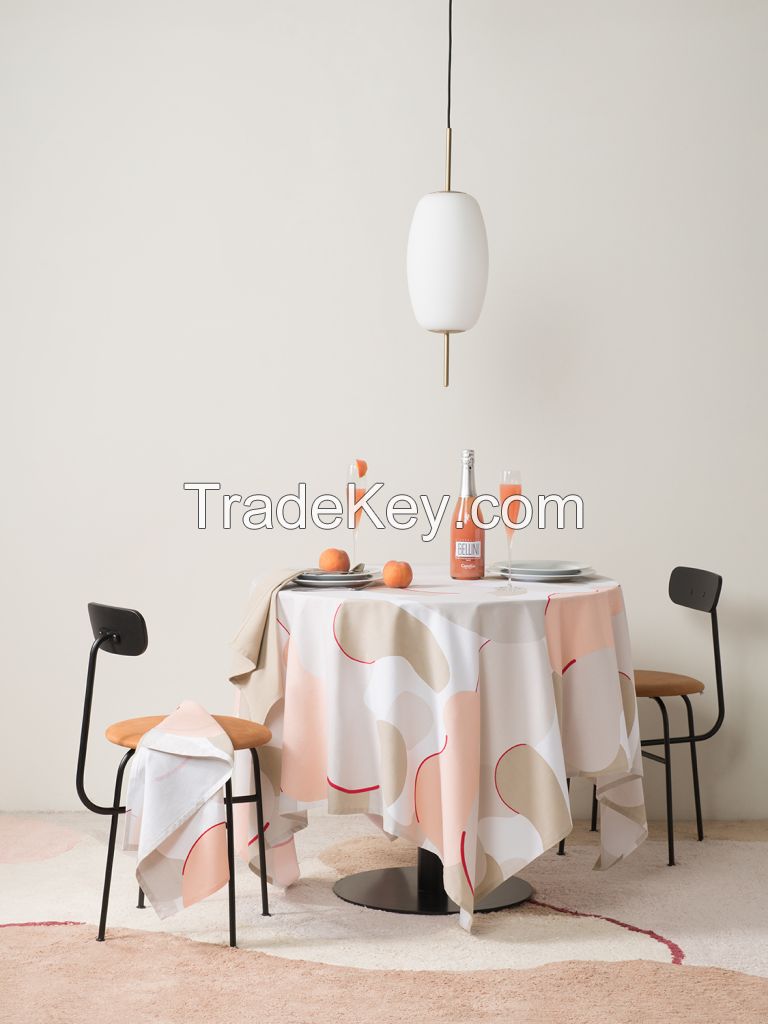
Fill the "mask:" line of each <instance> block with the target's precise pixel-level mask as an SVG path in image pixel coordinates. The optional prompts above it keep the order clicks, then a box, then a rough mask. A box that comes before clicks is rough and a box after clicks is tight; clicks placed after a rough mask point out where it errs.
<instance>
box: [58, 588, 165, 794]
mask: <svg viewBox="0 0 768 1024" xmlns="http://www.w3.org/2000/svg"><path fill="white" fill-rule="evenodd" d="M88 617H89V618H90V620H91V629H92V630H93V643H92V644H91V653H90V655H89V657H88V675H87V676H86V680H85V700H84V701H83V721H82V725H81V727H80V748H79V750H78V754H77V774H76V776H75V785H76V788H77V795H78V796H79V797H80V799H81V801H82V802H83V803H84V804H85V806H86V807H87V808H88V809H89V810H91V811H95V813H96V814H115V813H119V814H122V813H123V812H124V811H125V807H120V806H117V805H118V803H119V799H120V787H119V784H118V787H117V795H116V796H115V805H113V806H112V807H103V806H102V805H101V804H97V803H96V802H95V801H93V800H91V798H90V797H89V796H88V794H87V793H86V791H85V758H86V754H87V752H88V733H89V732H90V728H91V705H92V704H93V684H94V681H95V679H96V659H97V657H98V654H99V651H106V652H107V653H108V654H123V655H127V656H128V657H131V658H135V657H136V656H137V655H139V654H143V653H144V651H146V649H147V644H148V642H149V641H148V638H147V624H146V622H145V621H144V616H143V615H142V614H141V612H137V611H134V609H133V608H115V607H113V606H112V605H109V604H96V603H95V602H91V603H90V604H89V605H88ZM132 754H133V750H128V751H126V753H125V756H124V757H123V760H122V762H121V764H120V769H119V771H118V779H120V780H121V779H122V772H123V769H124V768H125V765H126V764H127V763H128V760H129V759H130V757H131V755H132Z"/></svg>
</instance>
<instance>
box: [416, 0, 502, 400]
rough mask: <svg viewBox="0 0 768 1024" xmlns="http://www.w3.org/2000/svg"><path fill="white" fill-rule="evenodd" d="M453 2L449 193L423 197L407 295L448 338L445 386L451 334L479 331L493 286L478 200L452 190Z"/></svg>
mask: <svg viewBox="0 0 768 1024" xmlns="http://www.w3.org/2000/svg"><path fill="white" fill-rule="evenodd" d="M452 51H453V0H448V108H447V112H448V116H447V126H446V136H445V190H444V191H442V192H430V193H429V195H426V196H423V197H422V198H421V199H420V200H419V202H418V204H417V206H416V210H415V212H414V214H413V220H412V222H411V230H410V234H409V236H408V257H407V261H406V262H407V271H408V291H409V292H410V296H411V304H412V306H413V312H414V314H415V316H416V320H417V321H418V323H419V325H420V326H421V327H424V328H426V330H428V331H434V332H435V333H437V334H442V335H443V339H444V341H443V387H448V381H449V357H450V339H451V335H452V334H458V333H460V332H462V331H468V330H469V329H470V327H474V325H475V324H476V323H477V319H478V317H479V316H480V311H481V309H482V308H483V299H484V298H485V288H486V285H487V283H488V238H487V236H486V233H485V222H484V221H483V215H482V213H481V212H480V207H479V206H478V203H477V200H476V199H475V198H474V197H473V196H470V195H468V194H467V193H466V192H456V191H454V190H453V189H452V188H451V61H452V56H453V53H452Z"/></svg>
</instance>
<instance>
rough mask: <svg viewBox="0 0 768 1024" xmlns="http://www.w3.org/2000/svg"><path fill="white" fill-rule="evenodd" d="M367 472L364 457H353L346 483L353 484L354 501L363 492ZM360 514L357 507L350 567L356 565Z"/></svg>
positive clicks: (358, 498) (359, 497)
mask: <svg viewBox="0 0 768 1024" xmlns="http://www.w3.org/2000/svg"><path fill="white" fill-rule="evenodd" d="M367 472H368V464H367V462H366V461H365V460H364V459H355V460H354V461H353V462H351V463H350V465H349V470H348V471H347V484H348V485H349V484H354V487H355V501H359V500H360V499H361V498H362V496H363V495H364V494H365V491H366V487H365V475H366V473H367ZM362 515H363V511H362V509H358V510H357V512H355V525H354V529H353V530H352V561H351V563H350V567H354V566H356V565H357V531H358V529H359V527H360V520H361V518H362Z"/></svg>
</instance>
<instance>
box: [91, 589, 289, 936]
mask: <svg viewBox="0 0 768 1024" xmlns="http://www.w3.org/2000/svg"><path fill="white" fill-rule="evenodd" d="M88 611H89V614H90V616H91V623H92V626H93V633H94V641H93V644H92V645H91V651H90V656H89V658H88V674H87V676H86V682H85V700H84V703H83V720H82V725H81V729H80V747H79V751H78V757H77V773H76V787H77V795H78V796H79V798H80V800H81V802H82V803H83V804H84V805H85V806H86V807H87V808H88V810H89V811H93V812H94V814H103V815H109V817H110V818H111V822H110V829H109V843H108V845H107V863H106V867H105V870H104V888H103V891H102V896H101V914H100V917H99V930H98V934H97V936H96V941H97V942H103V941H104V937H105V935H106V929H107V911H108V908H109V892H110V887H111V883H112V866H113V864H114V859H115V843H116V840H117V823H118V821H119V818H120V815H121V814H125V811H126V808H125V806H123V805H121V804H120V797H121V794H122V788H123V776H124V774H125V769H126V767H127V766H128V762H129V761H130V760H131V758H132V757H133V755H134V753H135V750H131V749H129V750H127V751H126V752H125V754H124V755H123V757H122V759H121V761H120V764H119V765H118V768H117V774H116V776H115V789H114V797H113V800H112V806H111V807H104V806H102V805H101V804H97V803H96V802H95V801H94V800H91V798H90V797H89V796H88V794H87V792H86V789H85V762H86V755H87V752H88V736H89V732H90V724H91V707H92V704H93V690H94V683H95V679H96V659H97V657H98V654H99V651H100V650H105V651H107V652H108V653H112V654H122V655H129V656H136V655H139V654H143V653H144V651H145V650H146V648H147V632H146V625H145V623H144V619H143V617H142V616H141V614H140V613H139V612H136V611H133V610H132V609H125V608H112V607H111V606H109V605H97V604H89V605H88ZM110 613H113V618H114V619H115V622H116V623H117V622H121V623H122V624H123V628H122V631H121V629H116V628H111V627H109V626H104V625H103V624H102V623H103V622H104V620H105V617H106V620H107V621H108V620H109V616H110ZM121 645H123V648H122V649H121ZM250 751H251V759H252V761H253V774H254V781H255V786H254V790H255V791H254V793H252V794H248V795H246V796H233V795H232V781H231V779H228V780H227V782H226V784H225V787H224V805H225V809H226V815H227V863H228V865H229V885H228V890H229V892H228V896H229V900H228V904H229V944H230V946H236V945H237V927H236V919H235V847H234V824H233V812H232V808H233V806H234V804H245V803H255V804H256V821H257V825H258V829H259V835H258V844H259V872H260V875H261V908H262V916H264V917H269V916H270V913H269V894H268V891H267V861H266V846H265V842H264V805H263V800H262V792H261V770H260V764H259V755H258V753H257V751H256V749H255V748H254V747H251V748H250ZM137 906H138V908H139V909H143V908H144V892H143V891H142V889H141V888H139V898H138V904H137Z"/></svg>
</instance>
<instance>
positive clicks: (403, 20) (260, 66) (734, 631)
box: [0, 0, 768, 818]
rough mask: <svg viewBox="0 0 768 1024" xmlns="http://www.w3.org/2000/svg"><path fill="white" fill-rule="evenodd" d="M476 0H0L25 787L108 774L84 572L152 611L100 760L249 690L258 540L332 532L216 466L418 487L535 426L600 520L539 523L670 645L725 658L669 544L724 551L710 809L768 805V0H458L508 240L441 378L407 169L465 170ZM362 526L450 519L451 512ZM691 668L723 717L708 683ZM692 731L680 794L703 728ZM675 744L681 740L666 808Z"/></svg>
mask: <svg viewBox="0 0 768 1024" xmlns="http://www.w3.org/2000/svg"><path fill="white" fill-rule="evenodd" d="M445 7H446V4H445V2H444V0H422V2H419V3H413V2H412V0H388V2H387V3H386V4H382V3H372V2H361V0H327V2H325V3H322V4H321V3H313V2H309V0H304V2H285V0H283V2H280V3H267V2H259V0H239V2H235V0H223V2H218V3H215V4H213V3H202V2H199V0H197V2H191V0H184V2H183V3H182V2H180V0H166V2H157V0H152V2H147V0H132V2H130V3H128V2H124V3H117V2H103V0H91V2H88V0H67V2H66V3H60V2H58V0H2V2H1V3H0V19H1V21H0V74H1V75H2V89H1V91H0V105H1V106H0V137H1V138H2V149H3V154H2V160H0V223H1V224H2V230H1V232H0V247H1V251H0V259H1V260H2V264H1V267H0V288H1V289H2V296H1V299H2V302H1V304H0V316H1V317H2V350H3V358H2V378H3V383H4V389H3V390H4V392H5V397H4V399H3V402H2V417H3V421H4V422H3V425H2V437H3V440H4V449H5V451H4V456H3V473H2V475H3V479H4V485H5V486H4V500H3V506H2V524H1V525H2V538H3V547H4V552H5V553H4V558H3V562H2V582H3V586H2V591H3V598H2V601H3V604H2V611H1V614H2V621H3V625H4V630H3V632H4V640H3V653H4V655H5V657H4V667H3V671H2V684H1V685H2V689H3V697H2V706H3V711H4V713H5V721H4V725H3V728H4V733H5V735H4V737H3V740H2V748H1V749H2V755H1V756H2V759H3V764H4V768H3V770H2V780H1V781H2V790H3V791H2V798H1V801H0V806H2V807H4V808H71V807H75V806H77V801H76V796H75V791H74V769H75V756H76V749H77V737H78V729H79V722H80V713H81V700H82V691H83V683H84V675H85V663H86V656H87V649H88V644H89V631H88V623H87V618H86V611H85V605H86V602H87V601H88V600H101V601H105V602H113V603H120V604H127V605H131V606H135V607H137V608H140V609H142V610H143V612H144V614H145V615H146V618H147V620H148V623H149V630H150V648H149V651H148V653H147V654H146V655H145V656H144V657H143V658H142V659H140V660H139V661H132V660H129V659H117V658H112V659H107V658H105V659H104V664H103V665H102V669H101V676H100V678H99V679H98V691H97V695H96V701H95V707H94V722H95V725H96V726H97V730H96V742H94V744H93V749H92V761H91V788H92V789H93V790H94V792H95V794H96V795H97V797H99V798H101V799H102V800H106V799H107V798H108V794H109V791H110V781H109V779H110V777H111V773H112V770H113V766H114V764H115V760H116V754H115V751H114V750H113V749H111V748H109V746H108V745H107V744H106V742H102V741H101V740H100V730H101V728H102V726H103V724H105V723H106V722H108V721H110V720H113V719H115V718H119V717H125V716H130V715H132V714H138V713H146V712H149V711H152V710H158V711H159V710H163V709H167V708H169V707H171V706H172V704H173V703H174V702H176V701H177V700H178V699H180V698H184V697H191V698H196V699H198V700H200V701H202V702H203V703H204V704H205V705H206V706H208V707H209V708H211V709H222V710H228V709H229V707H230V701H231V695H230V693H229V692H228V687H227V684H226V682H225V670H226V666H227V654H226V649H225V642H226V640H227V639H228V638H229V636H230V635H231V634H232V632H233V629H234V627H235V626H236V624H237V622H238V619H239V616H240V612H241V608H242V605H243V601H244V598H245V596H246V592H247V588H248V584H249V581H250V579H251V578H252V577H253V576H254V575H255V574H256V573H258V572H259V570H261V569H263V568H265V567H269V566H271V565H273V564H274V565H277V564H280V563H284V562H289V563H290V562H294V563H296V564H302V563H308V562H312V561H313V559H314V557H315V556H316V554H317V552H318V551H319V549H320V548H322V547H324V546H326V545H327V544H328V543H329V538H328V535H322V534H320V533H319V532H318V531H316V530H308V531H307V532H306V534H304V535H297V534H289V533H284V532H282V531H275V532H274V533H273V534H271V535H267V534H264V533H249V532H247V531H245V530H244V529H242V528H241V527H240V528H233V529H232V530H231V531H230V532H227V533H225V532H223V531H222V530H220V529H217V528H214V529H209V530H207V531H206V532H204V533H202V532H198V531H197V530H196V529H195V516H194V499H193V496H192V495H190V494H187V493H184V491H183V490H182V483H183V482H184V481H187V480H209V479H213V480H219V481H221V482H222V484H223V485H224V487H225V489H229V490H235V491H240V492H242V493H250V492H252V491H258V490H266V491H268V492H270V493H272V494H274V495H276V496H277V495H279V494H280V493H283V491H284V490H286V489H288V488H291V487H294V486H295V484H296V481H297V480H299V479H304V480H306V482H307V484H308V486H309V490H310V493H313V494H315V493H319V492H320V491H324V490H328V489H333V488H340V487H341V484H342V483H343V479H344V473H345V470H346V465H347V463H348V461H349V459H350V457H352V456H355V455H364V456H365V457H366V458H367V459H368V461H369V462H370V465H371V467H372V474H373V476H374V478H377V479H381V480H384V481H386V484H387V490H388V492H389V493H390V494H391V493H394V491H396V490H410V489H417V490H420V489H426V490H427V491H428V492H429V493H430V494H432V495H434V496H437V495H439V494H441V493H442V492H443V491H444V490H445V489H450V488H455V487H456V484H457V482H458V479H457V478H458V463H457V457H458V453H459V451H460V449H461V448H462V447H464V446H467V445H469V446H473V447H475V448H476V449H477V453H478V466H479V482H480V483H481V484H482V485H485V486H487V487H490V488H491V489H492V488H493V487H494V486H495V483H496V479H497V474H498V472H499V470H500V469H501V468H502V467H503V466H507V465H509V464H514V465H519V466H520V467H521V469H522V470H523V472H524V475H525V483H526V489H527V490H528V492H529V493H534V494H535V493H538V492H539V491H560V492H562V493H567V492H569V491H578V492H580V493H581V494H582V495H583V497H584V501H585V529H584V530H583V532H581V533H580V534H577V533H576V532H575V531H574V530H569V531H567V532H565V533H563V534H558V533H557V532H556V531H554V530H552V531H548V532H546V533H538V534H537V533H534V532H532V531H528V532H527V533H526V534H525V535H523V536H521V537H519V538H518V539H517V541H516V544H517V547H518V553H519V554H520V555H521V556H523V555H527V556H550V557H552V556H558V555H559V556H571V557H583V558H585V559H588V560H590V561H592V562H594V564H595V565H596V566H598V567H599V569H601V570H603V571H604V572H606V573H609V574H612V575H615V576H616V577H617V578H619V579H620V580H621V581H622V582H623V584H624V586H625V592H626V599H627V604H628V609H629V614H630V624H631V628H632V634H633V643H634V649H635V653H636V661H637V663H638V664H646V665H656V666H665V667H668V668H670V669H677V670H682V671H688V672H692V673H694V674H702V675H703V677H704V678H706V679H707V680H708V681H709V680H710V679H711V672H710V669H711V664H710V658H711V655H710V648H709V634H708V624H707V621H706V619H705V617H704V616H697V615H695V614H694V613H689V612H686V611H684V610H682V609H677V608H675V607H674V606H672V605H671V604H670V603H669V602H668V601H667V599H666V578H667V575H668V573H669V570H670V568H671V567H672V566H673V565H675V564H677V563H683V564H691V565H703V566H706V567H711V568H713V569H715V570H717V571H719V572H721V573H722V574H723V576H724V577H725V586H724V591H723V599H722V614H721V627H722V635H723V656H724V665H725V674H726V685H727V696H728V714H727V720H726V727H725V729H724V731H723V732H722V733H721V734H720V735H719V736H718V737H717V739H716V740H714V741H713V742H711V743H710V744H708V745H705V747H704V748H703V749H702V752H701V762H702V776H703V785H704V794H705V796H704V809H705V813H706V814H707V815H709V816H717V817H721V818H730V817H741V816H743V817H759V816H766V815H768V789H766V786H765V779H766V774H767V772H768V753H767V751H768V745H767V744H766V740H765V737H766V727H767V723H768V686H766V679H765V666H766V664H768V641H767V640H766V621H767V619H768V605H767V603H766V583H765V579H764V578H762V577H763V575H764V573H763V570H764V569H765V565H766V543H765V524H764V522H763V516H762V515H761V512H763V513H764V511H765V507H766V498H768V488H767V487H766V473H765V446H766V440H768V437H767V436H766V413H765V383H766V328H768V315H767V313H768V310H767V308H766V294H767V290H766V237H767V236H766V228H767V227H768V224H767V223H766V222H767V219H768V218H767V215H766V200H765V185H766V181H767V180H768V160H767V159H766V157H767V156H768V144H767V143H766V132H765V125H766V123H767V120H766V115H767V114H768V111H767V110H766V106H767V101H766V97H768V61H767V60H766V56H767V54H766V43H767V40H768V5H766V4H765V3H764V2H760V0H754V2H747V0H739V2H733V0H650V2H649V0H644V2H643V3H639V2H638V3H635V2H621V3H615V2H612V0H604V2H598V0H589V2H577V3H574V2H573V0H559V2H538V3H535V4H530V3H522V2H502V0H496V2H494V0H472V2H470V0H459V2H457V3H456V4H455V8H456V10H455V39H456V43H455V78H454V89H455V96H454V129H455V164H454V184H455V187H458V188H466V189H467V190H468V191H471V192H472V193H474V194H475V195H476V196H477V197H478V198H479V200H480V203H481V205H482V208H483V211H484V213H485V217H486V221H487V225H488V233H489V238H490V247H491V273H490V282H489V287H488V296H487V301H486V305H485V310H484V313H483V315H482V318H481V320H480V323H479V325H478V326H477V328H476V329H475V330H474V331H472V332H471V334H469V335H467V336H466V337H464V338H461V339H457V340H456V341H455V343H454V362H453V383H452V386H451V388H450V390H448V391H443V390H441V388H440V387H439V378H440V344H441V343H440V339H439V338H436V337H432V336H429V335H426V334H425V333H424V332H422V331H421V330H420V329H419V328H418V327H417V326H416V324H415V323H414V320H413V317H412V314H411V310H410V305H409V301H408V295H407V291H406V284H405V272H404V260H405V242H406V237H407V231H408V225H409V221H410V216H411V212H412V210H413V207H414V204H415V202H416V200H417V199H418V198H419V196H420V195H421V194H422V193H423V192H425V191H429V190H430V189H437V188H440V187H441V185H442V170H443V169H442V155H443V128H442V119H443V103H444V71H445V63H444V61H445V52H444V51H445V45H444V44H445ZM300 407H303V408H304V411H303V412H299V408H300ZM651 516H653V518H651ZM339 543H343V538H339ZM362 543H363V551H362V554H363V555H364V556H365V557H366V558H368V560H369V561H372V560H377V559H379V560H380V559H385V558H389V557H400V558H407V559H410V560H412V561H425V560H426V561H434V560H438V559H440V560H444V559H445V558H446V557H447V541H446V537H445V536H443V537H441V538H440V539H439V540H438V541H437V542H436V543H435V544H434V545H432V546H431V547H430V548H427V549H426V550H425V549H423V547H422V545H421V544H420V542H419V540H418V537H417V535H416V533H415V532H412V533H400V534H395V533H393V532H392V531H389V532H388V533H387V534H385V535H379V534H375V533H374V531H372V530H368V531H367V532H364V534H363V541H362ZM490 543H491V552H492V554H493V555H495V556H500V555H501V552H502V549H503V541H502V538H501V536H500V535H497V536H495V537H493V538H492V539H491V541H490ZM697 703H698V704H700V705H703V707H704V708H705V710H706V714H703V715H702V716H701V717H702V721H704V720H706V719H708V718H709V717H711V716H712V714H713V709H714V693H713V692H712V689H710V690H709V691H708V694H707V695H705V696H704V697H703V698H702V699H701V700H700V701H698V702H697ZM651 711H652V709H646V714H647V717H646V722H648V723H649V724H648V727H649V728H650V727H653V728H654V729H655V724H654V725H653V726H651V725H650V720H651V718H652V714H651ZM33 750H34V751H35V755H34V756H29V754H30V752H31V751H33ZM676 768H677V785H676V799H677V809H678V813H679V814H680V816H681V817H685V816H689V815H690V813H691V798H690V789H689V773H688V766H687V763H686V760H685V757H684V752H682V751H681V752H680V753H679V754H678V755H677V761H676ZM661 782H662V777H661V771H660V770H659V769H657V768H656V767H654V766H652V767H651V768H650V769H649V771H648V787H647V789H648V797H649V806H650V810H651V812H652V813H653V814H654V815H656V816H658V815H659V814H660V812H661V810H662V803H661V797H662V785H661ZM586 795H587V794H586V787H585V788H584V792H583V798H586ZM585 806H586V804H585V803H583V804H582V808H583V807H585Z"/></svg>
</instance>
